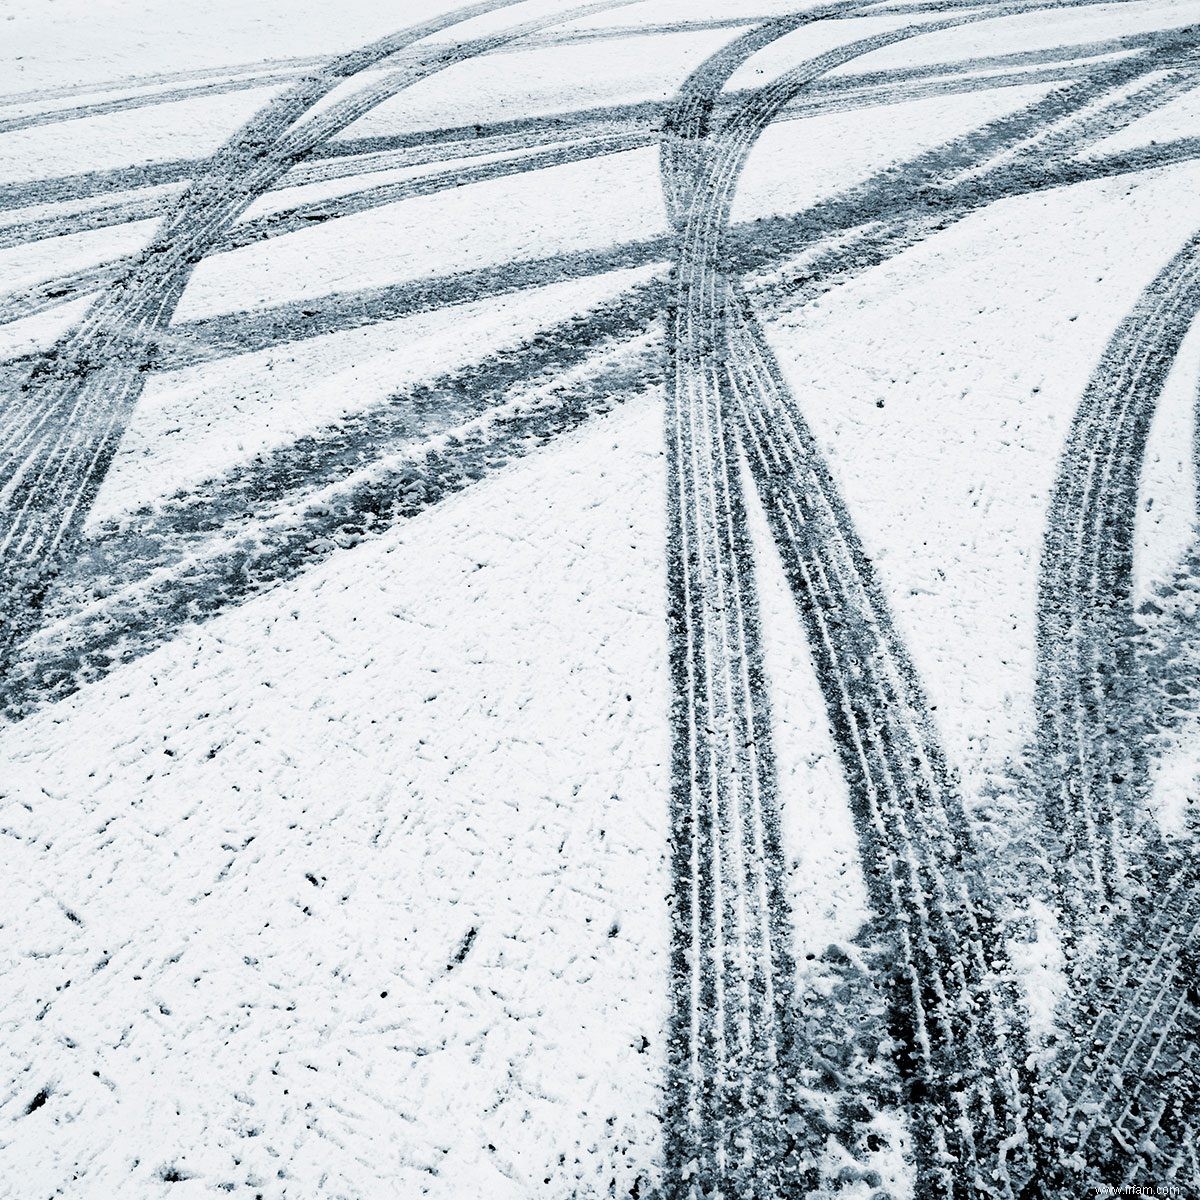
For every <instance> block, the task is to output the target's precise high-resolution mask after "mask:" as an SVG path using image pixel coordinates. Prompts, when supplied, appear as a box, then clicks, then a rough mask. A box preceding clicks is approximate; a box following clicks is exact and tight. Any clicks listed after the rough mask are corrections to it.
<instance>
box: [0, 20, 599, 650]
mask: <svg viewBox="0 0 1200 1200" xmlns="http://www.w3.org/2000/svg"><path fill="white" fill-rule="evenodd" d="M508 2H509V0H484V2H483V3H481V4H477V5H475V6H474V7H472V8H468V9H464V10H461V11H460V12H456V13H451V14H447V15H444V16H442V17H439V18H436V19H435V20H432V21H429V22H427V23H425V24H423V25H420V26H416V27H414V28H412V29H408V30H405V31H403V32H401V33H398V34H394V35H392V36H390V37H387V38H384V39H382V40H381V41H378V42H375V43H373V44H372V45H370V46H367V47H365V48H363V49H361V50H357V51H354V52H352V53H350V54H347V55H343V56H341V57H339V58H337V59H334V60H332V61H331V62H330V63H329V64H328V65H327V66H326V67H325V68H324V69H322V70H320V71H316V72H314V73H313V74H312V75H310V76H309V77H307V78H306V79H304V80H303V81H301V82H299V83H297V84H296V85H295V86H294V87H292V88H290V89H289V90H288V91H286V92H285V93H284V94H283V95H282V96H280V97H278V98H276V100H274V101H272V102H271V103H270V104H268V105H267V106H266V108H264V109H263V110H262V112H260V114H259V115H258V116H257V117H256V118H254V119H253V120H252V121H251V122H250V123H249V124H248V125H247V126H246V127H245V128H244V129H243V130H241V131H240V133H239V134H237V135H236V136H235V137H234V138H233V139H232V140H231V141H230V142H228V143H227V144H226V146H225V147H224V148H223V149H222V150H221V151H219V152H218V153H217V154H216V155H215V156H214V157H213V159H212V160H211V163H210V169H209V171H208V172H207V173H206V174H205V176H204V177H203V178H202V179H200V180H196V181H193V183H192V185H191V187H189V189H188V190H187V192H185V194H184V195H183V197H182V198H181V199H180V201H179V202H178V204H177V206H176V208H175V209H174V211H173V212H172V214H171V215H170V216H169V217H168V218H167V219H166V221H165V222H164V224H163V227H162V229H161V230H160V232H159V234H158V235H157V236H156V238H155V239H154V241H153V243H152V244H151V245H150V247H149V248H148V249H147V251H146V252H145V253H144V254H143V255H142V256H141V257H140V258H139V260H138V262H137V264H136V266H135V267H134V268H133V269H132V270H131V271H130V273H129V274H128V276H127V277H126V278H125V279H124V280H123V281H122V282H121V283H120V284H119V285H118V286H117V287H115V288H114V289H112V290H111V291H109V292H107V293H105V294H104V295H103V296H102V297H101V298H100V299H99V300H98V301H97V302H96V303H95V305H94V306H93V308H92V310H91V311H90V312H89V314H88V316H87V317H86V318H85V319H84V321H83V322H82V323H81V324H80V326H79V327H78V329H77V330H76V331H75V332H74V333H73V334H72V335H70V336H69V337H68V338H67V339H65V340H64V342H63V343H62V344H61V345H60V346H59V347H58V349H57V351H56V352H55V353H54V354H52V355H51V356H48V357H47V358H46V359H45V360H43V362H42V363H41V364H39V367H38V368H37V369H35V371H34V373H33V375H32V378H31V380H30V383H29V384H28V385H27V387H26V388H24V389H23V390H22V392H21V393H19V394H18V395H17V396H15V397H13V398H12V400H11V401H10V403H9V405H8V407H7V409H6V411H5V414H4V422H3V426H2V427H0V572H2V580H3V586H2V590H0V661H2V660H3V658H4V657H5V656H6V653H10V652H11V650H12V648H13V646H14V645H15V644H16V643H17V642H19V640H20V639H21V637H22V636H23V635H24V633H25V632H26V631H27V630H28V628H29V627H30V625H31V623H32V622H33V621H34V620H35V619H36V610H37V606H38V604H39V603H40V600H41V597H42V594H43V592H44V588H45V581H46V580H47V578H48V577H49V576H50V575H51V573H52V572H53V570H54V569H55V568H56V566H57V565H58V563H59V562H60V561H61V560H62V558H63V557H65V555H66V554H67V553H68V552H69V547H70V545H71V543H72V542H73V541H74V539H75V537H76V536H77V534H78V531H79V529H80V527H81V526H82V523H83V520H84V518H85V516H86V513H87V511H88V508H89V507H90V505H91V503H92V500H93V499H94V497H95V495H96V492H97V491H98V489H99V486H100V483H101V481H102V480H103V477H104V474H105V473H106V471H107V469H108V464H109V463H110V461H111V459H112V456H113V454H114V452H115V450H116V446H117V444H118V442H119V441H120V438H121V436H122V434H123V432H124V426H125V423H126V421H127V419H128V416H129V413H130V412H131V410H132V408H133V406H134V404H135V403H136V400H137V397H138V395H139V394H140V392H141V389H142V384H143V380H144V375H145V372H146V370H147V369H148V367H149V366H150V363H151V361H152V354H148V349H149V348H150V347H151V346H152V345H153V342H154V339H155V336H156V334H157V333H158V331H160V330H161V329H162V328H163V327H164V326H165V325H166V323H167V322H168V321H169V319H170V316H171V313H172V312H173V311H174V309H175V306H176V305H177V303H178V301H179V297H180V295H181V294H182V291H183V288H184V286H185V284H186V282H187V279H188V276H189V275H190V273H191V270H192V267H193V265H194V263H195V262H197V261H198V260H199V259H200V258H201V257H203V255H204V254H206V253H207V252H208V251H209V250H210V249H211V248H212V246H213V245H214V243H216V242H217V241H218V240H219V239H220V238H221V237H222V236H223V235H224V233H225V231H226V230H227V229H228V228H229V227H230V225H231V224H232V222H233V221H234V220H236V218H237V217H238V216H239V215H240V214H241V213H242V212H243V211H244V210H245V208H246V207H247V206H248V205H249V203H250V202H251V201H252V200H253V199H255V198H256V197H257V196H259V195H261V194H262V193H263V192H264V191H266V190H267V189H269V188H270V187H271V186H272V185H273V184H274V183H275V182H276V181H277V180H278V179H279V178H280V177H281V176H282V175H283V174H284V172H285V171H286V170H287V169H288V168H289V167H290V166H291V165H292V164H293V163H294V162H296V161H297V160H298V159H300V158H303V157H304V156H305V155H306V154H307V153H308V152H309V151H310V150H311V149H312V148H313V147H314V146H316V145H318V144H320V143H322V142H324V141H325V140H327V139H328V138H329V137H331V136H332V135H333V134H334V133H336V132H338V131H339V130H341V129H342V128H345V126H347V125H348V124H350V123H351V122H352V121H354V120H356V119H357V118H358V117H360V116H362V115H363V113H365V112H367V111H368V110H370V109H371V108H372V107H374V106H375V105H376V104H378V103H380V102H381V101H383V100H385V99H387V98H389V97H390V96H392V95H395V94H396V92H398V91H399V90H401V89H402V88H404V87H406V86H409V85H411V84H412V83H414V82H416V81H418V80H420V79H423V78H427V77H428V76H429V75H431V74H433V73H434V72H436V71H439V70H442V69H443V68H445V67H448V66H450V65H453V64H454V63H457V62H461V61H463V60H464V59H465V58H468V57H471V56H473V55H476V54H480V53H484V52H485V51H487V50H490V49H493V48H495V47H496V46H498V45H503V44H506V43H508V42H510V41H512V40H514V39H515V38H518V37H521V36H524V35H525V34H527V33H531V32H536V31H538V30H540V29H542V28H545V27H547V26H549V25H551V24H554V23H557V22H559V21H562V20H565V19H568V18H569V17H572V16H580V15H583V14H584V13H585V12H590V11H593V10H594V9H597V8H600V7H607V6H610V5H591V6H585V8H582V9H571V10H567V11H565V12H563V13H557V14H554V15H552V16H550V17H545V18H540V19H537V20H533V21H529V22H526V23H525V24H523V25H520V26H517V27H516V28H515V29H511V30H509V31H507V32H505V33H502V34H498V35H494V36H491V37H485V38H481V39H477V40H474V41H469V42H465V43H463V44H461V45H453V46H450V47H448V48H444V49H440V50H436V49H435V50H432V51H428V52H426V53H424V54H418V55H415V56H410V58H409V59H408V60H407V61H405V62H404V63H402V64H401V65H400V66H399V67H398V69H396V70H393V71H391V72H389V73H387V74H385V75H384V76H383V77H382V78H381V79H379V80H378V81H377V82H374V83H372V84H369V85H367V86H366V87H364V88H361V89H360V90H359V91H357V92H355V93H353V94H351V95H350V96H349V97H347V98H345V99H343V100H341V101H338V102H335V103H334V104H332V105H329V106H327V107H325V108H323V109H321V110H320V111H319V112H317V113H316V115H314V116H311V117H310V118H309V119H308V120H304V119H303V118H304V115H305V114H306V113H308V112H309V111H310V110H311V109H312V108H313V107H314V105H316V104H317V103H318V102H319V101H320V100H322V99H323V98H324V97H326V96H328V95H329V94H330V93H332V92H333V91H334V90H335V89H336V88H337V87H338V86H339V85H340V84H341V83H342V82H344V80H345V79H346V78H347V77H349V76H352V75H354V74H356V73H358V72H360V71H362V70H364V69H366V68H368V67H371V66H374V65H376V64H378V63H381V62H383V61H385V60H387V59H389V58H391V57H392V56H394V55H396V54H397V53H398V52H400V51H402V50H404V49H405V48H406V47H409V46H410V45H411V44H412V43H414V42H416V41H418V40H419V39H421V38H423V37H427V36H429V35H430V34H433V33H436V32H439V31H440V30H442V29H445V28H447V27H449V26H451V25H453V24H455V23H457V22H460V21H462V20H464V19H468V18H470V17H474V16H478V15H481V14H484V13H487V12H490V11H493V10H495V9H497V8H500V7H504V6H505V5H506V4H507V3H508Z"/></svg>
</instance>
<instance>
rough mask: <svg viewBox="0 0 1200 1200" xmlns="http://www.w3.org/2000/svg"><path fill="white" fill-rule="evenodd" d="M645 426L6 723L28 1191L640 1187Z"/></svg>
mask: <svg viewBox="0 0 1200 1200" xmlns="http://www.w3.org/2000/svg"><path fill="white" fill-rule="evenodd" d="M661 419H662V418H661V408H660V406H659V404H658V403H655V402H652V401H650V400H647V401H644V402H641V403H640V404H635V405H633V406H631V407H629V408H626V409H624V410H621V411H619V412H618V413H615V414H613V415H612V416H610V417H608V418H605V419H603V420H601V421H599V422H597V423H596V424H595V425H594V426H592V427H591V428H590V429H589V430H588V431H587V432H586V433H584V434H581V435H580V436H578V437H575V438H572V439H570V440H569V441H568V442H566V443H562V444H559V445H558V446H556V447H555V448H553V449H549V450H546V451H544V452H542V453H541V454H539V455H538V456H536V457H534V458H532V459H530V460H527V461H526V462H525V463H523V464H522V465H520V466H518V467H516V468H514V469H513V470H512V471H510V472H507V473H505V474H503V475H501V476H498V477H497V478H495V479H494V480H493V481H492V482H490V483H485V484H483V485H482V486H480V487H479V488H478V489H475V490H473V491H472V492H469V493H466V494H464V495H462V496H460V497H459V498H457V499H455V500H451V501H449V502H448V503H446V504H445V505H443V506H441V507H439V508H437V509H435V510H433V511H431V512H430V513H428V514H427V515H425V516H423V517H421V518H418V519H417V520H415V521H413V522H411V523H410V524H408V525H406V526H404V527H402V528H399V529H397V530H396V531H395V532H394V533H393V534H391V535H389V536H388V537H387V538H385V539H381V540H380V541H378V542H375V543H372V544H371V545H369V546H367V545H364V546H362V547H360V548H358V549H356V550H354V551H352V552H351V554H350V556H349V557H348V558H345V557H343V558H340V559H338V560H336V561H334V562H331V563H330V564H328V566H326V567H324V568H321V569H318V570H316V571H313V572H310V573H309V574H308V575H306V576H305V577H304V578H303V579H302V580H301V581H299V582H298V583H297V585H296V586H294V587H292V588H289V589H287V590H285V591H284V592H282V593H280V592H276V593H272V594H269V595H266V596H263V597H262V598H261V599H259V600H256V601H251V602H250V603H248V604H246V605H244V606H243V607H241V608H240V609H236V610H234V611H233V612H230V613H229V614H227V615H225V616H223V617H221V618H218V620H217V621H215V622H213V623H212V624H210V625H208V626H206V627H204V628H203V629H196V630H193V631H189V632H187V633H186V634H184V635H183V636H182V637H180V638H179V639H177V640H176V641H174V642H173V643H171V644H170V645H169V646H167V647H164V648H163V649H162V650H160V651H158V652H156V653H154V654H152V655H150V656H149V657H147V658H145V659H143V660H141V661H140V662H138V663H136V664H134V665H133V666H131V667H128V668H124V669H122V670H120V671H117V672H114V673H113V674H112V675H110V676H109V677H108V679H107V680H105V681H104V682H103V683H100V684H98V685H95V686H93V687H90V688H88V689H86V690H85V691H84V692H82V693H80V694H79V695H78V696H76V697H75V698H73V699H71V700H69V701H67V702H65V704H63V705H60V706H57V707H56V708H54V709H51V710H47V711H46V712H45V713H43V714H42V715H40V716H37V717H34V718H31V720H30V721H28V722H26V723H25V724H24V725H23V726H22V727H21V729H20V731H19V736H18V737H9V738H7V739H6V744H5V745H4V747H3V764H2V769H0V778H3V780H4V785H3V797H4V803H3V810H2V811H3V816H2V817H0V822H2V824H3V827H4V828H5V830H6V836H5V837H4V839H3V842H2V843H0V844H2V845H3V847H4V858H5V860H6V861H5V864H4V869H5V872H6V875H7V877H8V878H10V879H12V880H14V881H18V882H17V883H16V889H17V890H16V893H15V894H14V895H13V896H12V898H11V899H12V901H13V902H16V903H19V904H21V905H22V907H25V908H27V911H28V918H27V920H25V921H23V922H21V923H20V924H8V925H6V926H5V928H4V930H3V951H2V952H0V953H2V957H3V960H4V961H7V962H10V963H13V964H17V963H19V964H21V973H20V976H19V978H20V981H21V982H20V986H19V988H18V989H17V990H16V991H15V992H14V991H9V992H8V994H7V997H6V1000H5V1004H4V1008H5V1011H6V1014H7V1015H6V1018H5V1023H6V1028H8V1029H10V1030H12V1031H13V1032H11V1033H10V1034H9V1035H8V1036H6V1039H5V1055H6V1057H7V1060H8V1062H9V1063H10V1064H11V1067H12V1069H13V1071H14V1076H13V1077H14V1080H15V1081H16V1086H15V1087H14V1088H13V1089H12V1091H10V1092H9V1093H8V1094H7V1095H6V1096H5V1103H4V1107H5V1108H6V1109H9V1110H10V1111H11V1112H12V1113H14V1114H15V1113H16V1112H18V1111H23V1108H24V1106H25V1104H27V1103H28V1101H29V1099H30V1098H31V1097H32V1096H33V1094H34V1093H36V1092H37V1091H38V1090H39V1089H41V1088H43V1087H49V1088H50V1091H51V1096H50V1099H49V1100H48V1101H47V1102H46V1104H45V1106H44V1107H43V1108H42V1109H40V1110H39V1111H38V1112H37V1113H36V1114H34V1116H33V1117H32V1118H29V1119H25V1120H24V1121H22V1122H20V1123H19V1124H17V1125H15V1126H13V1127H11V1128H12V1132H11V1133H9V1134H8V1135H6V1140H7V1142H8V1147H9V1148H8V1151H7V1153H11V1154H14V1155H16V1156H17V1157H18V1158H20V1160H21V1161H23V1162H27V1163H28V1171H29V1172H30V1173H29V1174H28V1175H27V1176H26V1181H27V1186H29V1187H31V1188H34V1189H36V1191H37V1192H39V1193H40V1192H46V1193H47V1194H48V1193H49V1192H51V1191H53V1189H54V1188H55V1187H56V1186H59V1185H61V1183H62V1182H64V1181H69V1179H70V1174H71V1172H72V1171H78V1172H80V1173H81V1174H83V1176H84V1179H85V1180H86V1185H85V1186H86V1187H87V1188H88V1194H90V1195H101V1194H115V1193H117V1192H124V1193H125V1194H130V1189H133V1191H134V1192H135V1193H141V1194H152V1188H153V1175H154V1172H156V1171H157V1170H158V1169H159V1168H160V1167H161V1166H164V1165H171V1164H174V1165H175V1166H177V1167H178V1168H179V1169H180V1170H181V1171H186V1172H188V1173H194V1174H195V1175H196V1176H197V1177H198V1178H199V1179H200V1180H202V1181H203V1184H204V1186H205V1187H211V1186H213V1185H215V1184H219V1183H221V1182H223V1181H226V1180H229V1181H233V1182H234V1183H235V1184H236V1186H237V1187H239V1188H249V1189H253V1188H255V1187H258V1188H265V1187H267V1186H268V1185H269V1184H270V1186H273V1187H281V1188H287V1189H290V1190H294V1193H295V1194H305V1195H312V1194H315V1193H316V1191H317V1190H318V1189H320V1190H321V1191H322V1192H323V1193H324V1194H327V1195H336V1196H342V1195H346V1196H362V1195H378V1196H382V1195H385V1194H397V1193H402V1194H406V1195H414V1196H415V1195H430V1196H444V1197H447V1198H450V1197H459V1196H462V1195H495V1196H505V1197H510V1196H511V1197H518V1196H521V1197H524V1196H530V1195H545V1196H547V1197H551V1196H553V1197H557V1196H561V1195H563V1194H568V1193H569V1192H570V1191H571V1190H572V1189H575V1191H574V1194H577V1195H579V1196H601V1195H607V1194H608V1193H607V1186H608V1179H609V1178H610V1177H611V1176H613V1175H614V1174H615V1176H616V1177H617V1178H618V1179H620V1180H622V1181H625V1184H624V1186H629V1184H631V1183H632V1182H633V1180H634V1179H635V1178H636V1177H637V1175H638V1174H639V1173H643V1174H649V1173H651V1172H652V1171H653V1169H654V1167H653V1164H654V1156H655V1153H656V1150H657V1147H656V1135H655V1129H656V1124H657V1122H656V1118H655V1116H654V1113H655V1112H656V1111H657V1108H658V1105H659V1098H658V1094H657V1089H658V1081H659V1079H660V1078H661V1074H662V1069H663V1067H662V1054H663V1042H662V1036H661V1030H662V1028H663V1026H664V1022H665V1013H664V1011H663V1005H664V1003H665V996H666V987H665V983H664V981H663V979H662V974H663V971H664V967H665V964H664V958H665V953H666V947H665V938H666V934H667V929H666V910H665V906H664V904H663V898H664V897H665V895H666V892H667V882H666V878H665V873H664V862H663V854H664V846H665V829H664V825H663V822H664V819H665V809H664V808H663V807H662V806H661V805H658V804H655V803H653V802H651V800H652V798H653V797H655V796H658V795H661V794H662V791H663V789H664V788H665V787H666V775H665V771H666V763H667V760H668V750H667V745H666V740H665V727H664V725H663V723H662V720H661V716H660V714H661V713H662V712H663V711H664V710H665V706H666V693H665V689H666V678H665V676H666V672H665V663H666V648H665V642H664V631H663V627H662V624H661V620H660V618H659V613H660V610H661V603H662V599H661V597H662V587H663V583H662V576H661V571H660V569H659V563H660V562H661V560H662V555H663V526H662V520H663V518H662V512H661V506H660V505H658V504H656V503H647V502H646V501H647V499H648V498H650V497H654V498H655V499H657V498H658V497H659V496H661V495H662V493H663V489H664V487H665V483H664V481H663V478H662V457H661V451H660V447H659V437H660V430H661ZM365 579H369V580H370V581H371V582H370V584H369V585H368V586H366V587H364V586H363V580H365ZM531 614H537V617H536V623H535V624H532V625H531V623H530V617H531ZM148 695H152V696H153V697H154V701H153V707H152V708H151V709H147V708H146V707H145V702H146V698H147V696H148ZM588 763H592V764H597V766H598V765H599V764H604V767H603V769H602V770H593V769H588V768H586V767H584V766H583V764H588ZM310 874H311V875H312V876H313V877H315V879H316V880H317V883H316V884H315V885H314V884H313V883H312V881H311V880H310V879H309V878H308V876H309V875H310ZM64 910H69V911H70V912H71V913H73V914H75V916H76V918H77V921H76V920H72V919H71V918H69V917H68V916H67V915H66V911H64ZM471 928H475V929H477V930H478V933H477V935H476V937H475V939H474V941H473V942H472V943H471V948H470V951H469V954H468V955H467V956H466V957H465V959H464V962H463V963H462V964H461V965H460V966H455V967H454V968H453V969H448V964H449V962H450V960H451V959H452V958H453V956H454V954H455V952H456V950H457V949H458V948H460V947H461V946H462V943H463V939H464V937H465V935H466V934H467V931H468V930H469V929H471ZM101 963H103V964H104V965H103V966H100V965H98V964H101ZM383 993H386V995H384V994H383ZM46 1004H49V1009H48V1011H47V1013H46V1015H45V1017H44V1019H43V1020H41V1021H38V1022H33V1021H31V1020H29V1019H28V1018H29V1015H31V1014H32V1013H34V1012H36V1011H39V1010H40V1009H41V1007H42V1006H43V1005H46ZM16 1017H20V1018H21V1023H20V1024H19V1025H17V1026H14V1025H13V1024H12V1023H11V1022H12V1021H13V1019H14V1018H16ZM643 1037H645V1038H646V1039H647V1040H648V1042H649V1045H648V1046H647V1047H646V1048H644V1049H643V1047H642V1041H641V1039H642V1038H643ZM26 1064H27V1065H26ZM93 1071H96V1072H98V1076H97V1075H93V1073H92V1072H93ZM610 1117H611V1118H612V1121H611V1123H609V1118H610ZM52 1126H53V1127H54V1128H56V1129H57V1135H56V1137H55V1139H54V1143H53V1147H51V1146H50V1145H49V1144H48V1143H47V1142H46V1141H45V1137H46V1132H47V1131H48V1130H49V1129H50V1128H51V1127H52ZM597 1139H599V1140H597ZM489 1146H492V1147H495V1148H494V1149H489ZM585 1147H592V1151H591V1152H590V1153H587V1154H585V1153H584V1148H585ZM368 1148H369V1150H370V1153H369V1154H368V1153H365V1151H366V1150H367V1149H368ZM560 1152H562V1153H564V1155H565V1161H564V1162H561V1163H560V1162H559V1153H560ZM280 1170H282V1171H284V1173H285V1174H284V1176H283V1177H281V1178H282V1179H283V1182H282V1183H279V1184H274V1183H271V1181H273V1180H275V1178H276V1173H277V1171H280ZM547 1179H548V1180H549V1183H544V1182H543V1181H544V1180H547ZM255 1181H257V1182H255ZM319 1181H321V1182H319Z"/></svg>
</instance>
